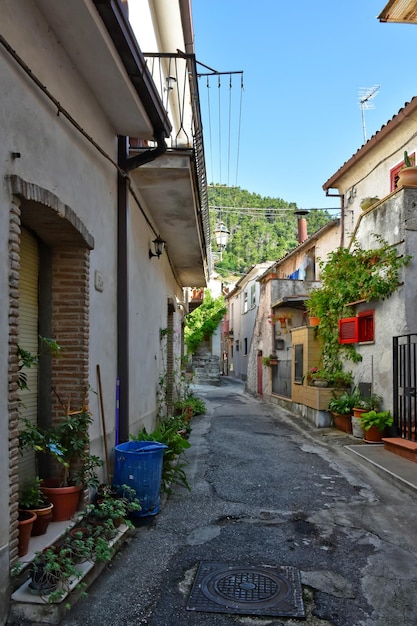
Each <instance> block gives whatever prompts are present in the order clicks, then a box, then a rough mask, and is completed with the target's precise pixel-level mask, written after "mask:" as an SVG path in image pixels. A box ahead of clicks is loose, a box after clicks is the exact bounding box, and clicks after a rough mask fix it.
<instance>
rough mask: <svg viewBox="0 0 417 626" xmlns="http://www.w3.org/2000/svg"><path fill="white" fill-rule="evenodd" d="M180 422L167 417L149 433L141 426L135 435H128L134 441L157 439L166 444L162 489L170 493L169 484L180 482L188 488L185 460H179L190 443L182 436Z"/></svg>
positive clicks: (176, 418) (175, 418)
mask: <svg viewBox="0 0 417 626" xmlns="http://www.w3.org/2000/svg"><path fill="white" fill-rule="evenodd" d="M180 419H181V418H180ZM180 424H182V422H179V420H178V417H169V418H166V419H165V420H162V421H161V422H160V423H159V424H158V426H157V427H156V428H155V430H153V431H152V432H151V433H148V432H147V431H146V429H145V428H143V429H142V430H141V431H140V432H139V433H138V435H137V436H136V437H135V436H133V435H130V438H131V439H132V440H134V441H157V442H159V443H163V444H165V445H166V446H167V449H166V450H164V456H163V461H162V490H163V491H165V492H166V493H171V487H170V485H171V484H182V485H183V486H184V487H186V488H187V489H190V486H189V484H188V481H187V476H186V474H185V470H184V468H185V467H186V466H187V462H186V461H184V460H181V461H180V457H182V455H183V453H184V451H185V450H187V449H188V448H190V443H189V441H188V440H187V439H185V438H184V437H182V435H181V433H180V431H181V428H179V426H180Z"/></svg>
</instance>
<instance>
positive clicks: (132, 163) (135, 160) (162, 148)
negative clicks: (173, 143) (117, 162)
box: [122, 130, 167, 172]
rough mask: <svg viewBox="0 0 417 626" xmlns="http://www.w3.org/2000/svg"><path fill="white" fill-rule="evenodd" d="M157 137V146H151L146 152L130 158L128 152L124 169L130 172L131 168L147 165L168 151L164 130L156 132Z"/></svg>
mask: <svg viewBox="0 0 417 626" xmlns="http://www.w3.org/2000/svg"><path fill="white" fill-rule="evenodd" d="M155 139H156V143H157V146H156V148H151V149H150V150H146V151H145V152H141V153H140V154H137V155H136V156H134V157H129V158H128V157H127V154H128V152H126V154H125V160H124V169H125V170H126V171H128V172H130V171H131V170H135V169H136V168H137V167H141V165H145V163H150V162H151V161H154V160H155V159H157V158H158V157H159V156H161V155H162V154H164V152H166V151H167V144H166V142H165V133H164V131H163V130H160V131H158V132H157V133H155ZM122 167H123V166H122Z"/></svg>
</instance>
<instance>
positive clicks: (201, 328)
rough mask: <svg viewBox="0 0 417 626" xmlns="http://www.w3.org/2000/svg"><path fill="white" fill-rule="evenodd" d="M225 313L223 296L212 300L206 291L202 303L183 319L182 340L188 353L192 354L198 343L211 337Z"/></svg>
mask: <svg viewBox="0 0 417 626" xmlns="http://www.w3.org/2000/svg"><path fill="white" fill-rule="evenodd" d="M225 313H226V306H225V304H224V298H223V296H219V297H218V298H213V296H212V295H211V293H210V291H208V290H206V291H205V293H204V300H203V302H202V303H201V304H200V306H199V307H197V308H196V309H194V311H193V312H192V313H190V314H189V315H187V317H186V319H185V329H184V340H185V344H186V346H187V349H188V352H190V353H191V354H194V352H195V351H196V349H197V348H198V346H199V345H200V343H201V342H202V341H204V340H206V339H209V338H210V337H211V336H212V335H213V333H214V332H215V331H216V330H217V327H218V325H219V324H220V322H221V321H222V319H223V316H224V314H225Z"/></svg>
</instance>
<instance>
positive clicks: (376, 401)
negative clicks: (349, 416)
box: [353, 393, 382, 417]
mask: <svg viewBox="0 0 417 626" xmlns="http://www.w3.org/2000/svg"><path fill="white" fill-rule="evenodd" d="M381 404H382V397H381V396H378V395H377V394H376V393H372V394H371V395H370V396H368V397H364V396H362V395H359V397H358V398H357V402H356V403H355V406H354V407H353V415H354V417H362V415H363V414H364V413H366V412H368V411H372V410H378V409H379V407H380V406H381Z"/></svg>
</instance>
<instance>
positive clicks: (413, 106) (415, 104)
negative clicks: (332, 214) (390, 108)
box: [323, 96, 417, 191]
mask: <svg viewBox="0 0 417 626" xmlns="http://www.w3.org/2000/svg"><path fill="white" fill-rule="evenodd" d="M416 110H417V96H414V97H413V98H412V99H411V100H410V102H406V103H405V105H404V106H403V107H402V108H401V109H400V110H399V111H398V113H396V114H395V115H394V116H393V117H392V118H391V119H390V120H389V121H388V122H387V123H386V124H384V125H383V126H381V128H380V130H377V131H376V133H375V134H374V135H372V137H371V138H370V139H368V141H367V142H366V143H365V144H363V146H361V147H360V148H359V149H358V150H357V151H356V152H355V154H354V155H353V156H352V157H351V158H350V159H349V160H348V161H346V162H345V163H344V164H343V165H342V166H341V167H340V168H339V169H338V170H337V172H335V173H334V174H333V175H332V176H331V177H330V178H329V179H328V180H327V181H326V182H325V183H324V184H323V189H324V191H327V190H328V189H332V188H333V187H335V186H336V182H337V181H338V180H339V179H340V178H341V176H343V175H344V174H346V172H348V171H349V170H350V168H351V167H353V165H355V163H356V162H357V161H359V160H360V159H362V158H363V157H364V156H365V155H366V154H367V153H368V152H369V151H370V150H372V149H373V148H374V147H375V145H376V144H377V143H379V142H380V141H382V139H384V137H385V136H386V135H389V133H391V132H392V131H393V130H395V129H396V128H397V127H398V126H399V125H400V124H401V122H402V121H403V120H404V118H407V117H409V116H410V115H412V114H413V113H414V112H415V111H416Z"/></svg>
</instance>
